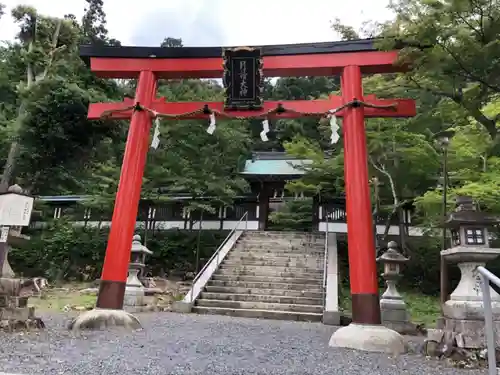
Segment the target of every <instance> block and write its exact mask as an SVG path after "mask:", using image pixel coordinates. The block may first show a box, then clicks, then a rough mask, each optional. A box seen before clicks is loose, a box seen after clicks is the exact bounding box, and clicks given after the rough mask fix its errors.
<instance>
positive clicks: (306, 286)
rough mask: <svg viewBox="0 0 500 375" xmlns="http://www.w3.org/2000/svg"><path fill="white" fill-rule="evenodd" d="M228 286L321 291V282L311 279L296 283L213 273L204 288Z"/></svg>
mask: <svg viewBox="0 0 500 375" xmlns="http://www.w3.org/2000/svg"><path fill="white" fill-rule="evenodd" d="M212 286H214V287H229V288H246V289H272V290H275V289H279V290H283V291H300V292H311V293H322V292H323V283H322V282H318V281H317V280H313V281H312V282H309V283H303V282H302V283H300V282H299V283H297V282H295V283H294V282H283V281H282V279H280V280H279V281H274V280H271V281H270V280H269V279H268V278H266V279H264V280H262V279H258V278H250V280H248V278H237V277H236V278H235V277H228V276H219V277H217V276H216V275H214V278H212V279H211V280H210V281H208V284H207V286H206V288H209V287H212Z"/></svg>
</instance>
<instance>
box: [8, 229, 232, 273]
mask: <svg viewBox="0 0 500 375" xmlns="http://www.w3.org/2000/svg"><path fill="white" fill-rule="evenodd" d="M108 232H109V231H108V229H107V228H104V229H97V228H89V227H87V228H83V227H73V226H72V225H71V223H70V222H68V221H65V220H62V219H60V220H57V221H54V222H52V223H50V224H49V226H48V227H46V228H44V229H43V231H41V230H40V231H33V232H31V233H30V235H31V240H30V241H29V242H28V243H27V244H26V246H24V247H23V248H18V249H13V250H12V251H11V253H10V255H9V261H10V263H11V265H12V268H13V269H14V270H15V272H16V273H18V274H21V275H23V276H44V277H47V278H49V279H51V280H58V281H61V280H65V281H83V280H95V279H97V278H99V277H100V274H101V270H102V264H103V260H104V253H105V250H106V243H107V239H108ZM137 233H138V234H140V235H141V237H143V239H144V236H143V233H144V230H139V231H137ZM227 234H228V232H227V231H202V232H201V233H200V246H199V248H200V256H199V258H200V259H199V267H198V268H199V269H201V267H202V266H203V265H204V263H205V262H206V261H208V259H209V258H210V257H211V256H212V254H213V253H214V251H215V250H216V249H217V247H218V246H219V245H220V244H221V243H222V241H223V240H224V238H225V237H226V236H227ZM130 243H131V244H132V241H131V242H130ZM197 244H198V232H197V231H196V230H193V231H187V230H177V229H172V230H166V231H156V232H155V233H154V234H151V232H150V233H148V238H147V244H146V245H147V247H148V248H149V249H150V250H151V251H153V255H152V256H150V257H148V258H147V265H148V268H149V269H151V271H152V272H153V274H155V275H158V274H160V273H165V274H167V275H172V274H176V275H179V276H181V277H182V276H183V275H185V274H186V273H188V272H196V269H195V268H196V249H197Z"/></svg>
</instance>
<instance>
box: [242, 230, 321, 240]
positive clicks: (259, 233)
mask: <svg viewBox="0 0 500 375" xmlns="http://www.w3.org/2000/svg"><path fill="white" fill-rule="evenodd" d="M245 237H274V238H277V237H285V238H322V237H323V238H324V237H325V234H324V233H322V232H312V233H311V232H309V233H306V232H285V231H261V230H251V231H247V232H245Z"/></svg>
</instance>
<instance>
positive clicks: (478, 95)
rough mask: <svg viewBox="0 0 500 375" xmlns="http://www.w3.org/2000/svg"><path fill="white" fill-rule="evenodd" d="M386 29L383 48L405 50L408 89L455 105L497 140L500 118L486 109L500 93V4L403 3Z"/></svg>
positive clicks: (458, 0) (461, 0) (459, 0)
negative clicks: (499, 41)
mask: <svg viewBox="0 0 500 375" xmlns="http://www.w3.org/2000/svg"><path fill="white" fill-rule="evenodd" d="M391 8H392V9H393V10H394V11H395V13H396V19H395V20H394V21H391V22H388V23H387V24H386V25H384V27H383V35H385V36H386V40H385V43H384V46H385V47H386V48H393V47H398V46H403V47H404V48H403V49H402V52H401V61H402V62H404V63H407V64H409V66H410V68H411V70H409V71H408V72H407V73H405V74H404V75H403V76H402V77H403V78H404V80H402V81H401V82H404V83H405V85H406V86H407V87H409V88H418V89H420V90H423V91H428V92H430V93H432V94H434V95H436V96H438V97H440V98H442V100H443V102H444V103H447V102H452V103H455V104H456V105H457V106H459V107H461V108H462V109H463V110H464V111H465V112H466V113H467V115H468V116H470V117H472V118H473V119H474V120H476V121H477V122H478V123H480V124H481V125H482V126H484V128H485V129H486V130H487V132H488V133H489V134H490V136H491V137H492V138H496V137H497V133H498V124H499V120H500V113H499V112H497V111H494V112H493V113H492V112H489V113H488V112H487V111H485V105H487V104H489V103H490V101H491V100H492V99H493V98H494V97H495V96H496V95H498V93H499V92H500V67H499V64H498V63H497V61H498V60H499V59H500V45H499V44H498V40H499V38H500V2H499V1H498V0H493V1H490V0H473V1H470V0H416V1H414V0H411V1H410V0H398V1H395V2H393V3H392V5H391Z"/></svg>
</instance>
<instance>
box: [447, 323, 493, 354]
mask: <svg viewBox="0 0 500 375" xmlns="http://www.w3.org/2000/svg"><path fill="white" fill-rule="evenodd" d="M493 327H494V330H495V333H496V334H495V343H496V346H497V347H498V346H500V336H499V334H498V333H499V332H500V321H494V322H493ZM445 332H446V334H448V335H451V336H452V337H453V338H455V339H456V340H457V345H459V344H460V347H462V348H466V349H480V348H484V347H485V346H486V336H485V327H484V321H483V320H465V319H450V318H446V322H445ZM457 336H458V338H457Z"/></svg>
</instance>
